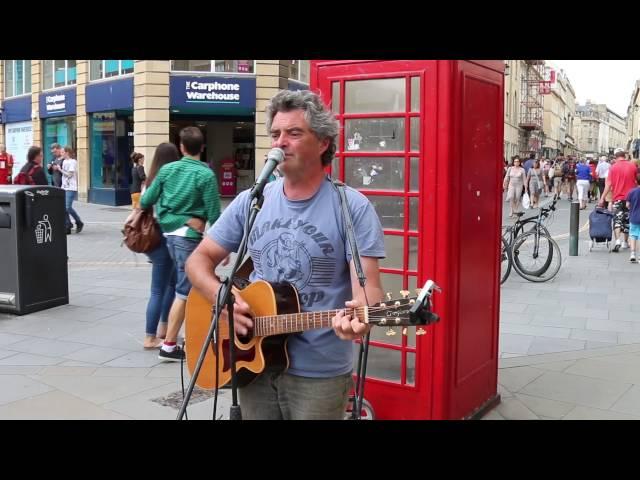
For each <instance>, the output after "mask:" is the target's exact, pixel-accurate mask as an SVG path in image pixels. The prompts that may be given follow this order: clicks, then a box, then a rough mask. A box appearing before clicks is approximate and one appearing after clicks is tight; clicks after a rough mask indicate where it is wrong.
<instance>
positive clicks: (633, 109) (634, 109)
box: [626, 80, 640, 159]
mask: <svg viewBox="0 0 640 480" xmlns="http://www.w3.org/2000/svg"><path fill="white" fill-rule="evenodd" d="M626 149H627V151H628V152H629V153H630V154H631V156H632V158H634V159H639V158H640V80H636V83H635V85H634V87H633V92H632V93H631V100H630V102H629V107H628V108H627V143H626Z"/></svg>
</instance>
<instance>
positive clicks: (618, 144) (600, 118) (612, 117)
mask: <svg viewBox="0 0 640 480" xmlns="http://www.w3.org/2000/svg"><path fill="white" fill-rule="evenodd" d="M576 116H577V118H576V120H577V121H576V124H575V125H576V129H575V132H576V137H577V142H578V147H579V149H580V150H581V151H582V152H583V153H584V154H585V155H587V156H589V157H596V156H599V155H611V154H613V152H614V151H615V149H616V148H623V149H624V148H626V146H627V143H628V142H627V120H626V118H623V117H621V116H620V115H618V114H617V113H615V112H614V111H613V110H611V109H610V108H608V107H607V106H606V105H604V104H594V103H591V101H589V100H587V102H586V103H585V105H578V106H577V107H576Z"/></svg>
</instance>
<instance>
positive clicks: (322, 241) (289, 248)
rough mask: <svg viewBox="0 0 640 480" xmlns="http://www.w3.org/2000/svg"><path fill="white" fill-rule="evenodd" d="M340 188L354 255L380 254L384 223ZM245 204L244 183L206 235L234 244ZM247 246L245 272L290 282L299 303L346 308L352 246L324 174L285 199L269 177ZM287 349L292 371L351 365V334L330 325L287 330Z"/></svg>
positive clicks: (308, 307) (332, 370)
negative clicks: (302, 195) (311, 191)
mask: <svg viewBox="0 0 640 480" xmlns="http://www.w3.org/2000/svg"><path fill="white" fill-rule="evenodd" d="M346 195H347V201H348V204H349V211H350V212H351V216H352V219H353V225H354V232H355V236H356V242H357V244H358V249H359V250H360V255H361V256H362V257H376V258H384V256H385V252H384V238H383V233H382V226H381V225H380V220H379V218H378V215H377V214H376V212H375V210H374V209H373V206H372V205H371V203H370V202H369V201H368V200H367V198H366V197H365V196H364V195H362V194H361V193H360V192H357V191H356V190H354V189H352V188H349V187H347V191H346ZM249 205H250V197H249V190H245V191H244V192H242V193H240V194H239V195H238V197H237V198H236V199H235V200H234V201H233V202H232V203H231V204H230V205H229V206H228V207H227V208H226V209H225V210H224V212H223V213H222V215H221V216H220V218H219V219H218V221H217V222H216V223H215V224H214V225H213V226H212V227H211V228H210V229H209V231H208V235H209V237H210V238H211V239H213V240H214V241H216V242H217V243H218V244H220V245H221V246H222V247H223V248H225V249H226V250H228V251H232V252H235V251H237V249H238V247H239V246H240V241H241V240H242V231H243V228H244V221H245V217H246V214H247V211H248V208H249ZM248 251H249V253H250V254H251V259H252V260H253V265H254V271H253V273H252V274H251V277H250V278H249V280H251V281H252V282H253V281H255V280H260V279H262V280H267V281H269V282H289V283H291V284H293V285H294V286H295V287H296V289H297V291H298V294H299V299H300V307H301V309H302V311H305V312H311V311H320V310H332V309H337V308H344V303H345V302H346V301H348V300H351V298H352V292H351V280H350V274H349V265H348V263H347V261H350V260H351V251H350V249H349V246H348V241H347V237H346V232H345V229H344V224H343V220H342V213H341V210H340V203H339V197H338V192H337V191H336V190H335V189H334V187H333V186H332V185H331V183H330V182H328V181H325V182H322V185H321V186H320V188H319V189H318V191H317V192H316V194H315V195H314V196H313V197H311V198H309V199H307V200H300V201H292V200H289V199H287V197H286V196H285V195H284V191H283V179H278V180H276V181H274V182H271V183H269V184H267V186H266V187H265V190H264V204H263V206H262V209H261V210H260V212H259V213H258V215H257V218H256V221H255V223H254V225H253V229H252V231H251V234H250V236H249V245H248ZM288 351H289V360H290V366H289V370H288V371H289V373H291V374H292V375H299V376H304V377H333V376H336V375H342V374H345V373H348V372H351V371H352V370H353V354H352V342H350V341H344V340H341V339H339V338H338V337H337V336H336V334H335V333H334V331H333V329H331V328H324V329H319V330H308V331H306V332H302V333H298V334H293V335H291V336H290V338H289V343H288Z"/></svg>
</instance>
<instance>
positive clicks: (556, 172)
mask: <svg viewBox="0 0 640 480" xmlns="http://www.w3.org/2000/svg"><path fill="white" fill-rule="evenodd" d="M553 176H554V177H561V176H562V165H560V162H556V164H555V165H554V166H553Z"/></svg>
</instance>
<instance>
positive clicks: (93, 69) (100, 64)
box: [89, 60, 133, 80]
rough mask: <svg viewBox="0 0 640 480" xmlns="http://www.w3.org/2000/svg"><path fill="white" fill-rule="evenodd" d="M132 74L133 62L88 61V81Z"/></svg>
mask: <svg viewBox="0 0 640 480" xmlns="http://www.w3.org/2000/svg"><path fill="white" fill-rule="evenodd" d="M127 73H133V60H89V80H101V79H103V78H109V77H117V76H118V75H126V74H127Z"/></svg>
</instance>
